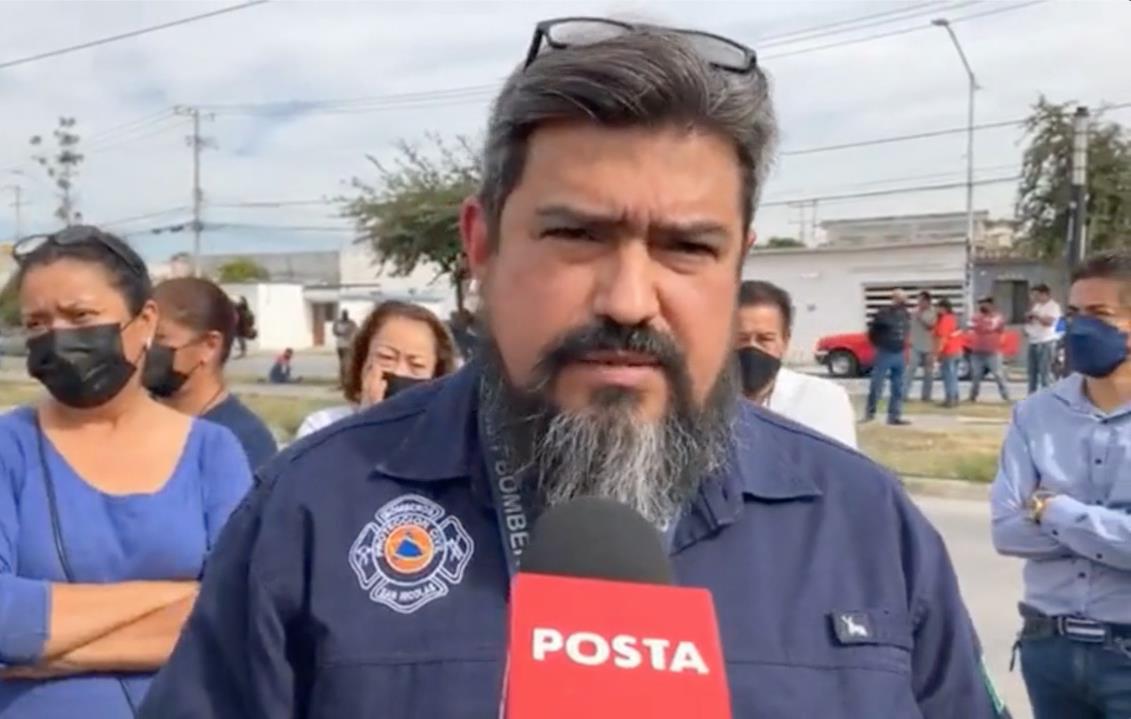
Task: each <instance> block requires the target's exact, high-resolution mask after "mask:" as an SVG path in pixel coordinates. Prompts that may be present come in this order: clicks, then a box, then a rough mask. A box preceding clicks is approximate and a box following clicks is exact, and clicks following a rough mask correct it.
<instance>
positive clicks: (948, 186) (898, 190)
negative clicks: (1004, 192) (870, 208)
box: [759, 176, 1021, 207]
mask: <svg viewBox="0 0 1131 719" xmlns="http://www.w3.org/2000/svg"><path fill="white" fill-rule="evenodd" d="M1020 179H1021V178H1020V177H1019V176H1013V177H994V178H990V179H988V180H975V181H974V185H975V186H976V187H977V186H979V185H999V184H1003V183H1007V182H1017V181H1018V180H1020ZM961 187H966V183H965V182H947V183H943V184H938V185H917V186H914V187H895V188H892V189H890V190H873V191H871V192H853V193H846V194H842V195H820V196H817V197H797V198H794V199H792V200H770V201H768V202H761V203H759V207H786V206H789V205H798V204H804V203H813V202H837V201H839V200H858V199H863V198H867V197H886V196H889V195H908V194H913V193H917V192H933V191H936V190H953V189H956V188H961Z"/></svg>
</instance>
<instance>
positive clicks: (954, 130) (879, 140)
mask: <svg viewBox="0 0 1131 719" xmlns="http://www.w3.org/2000/svg"><path fill="white" fill-rule="evenodd" d="M1098 107H1099V108H1100V109H1101V111H1105V110H1122V109H1125V108H1128V107H1131V101H1128V102H1121V103H1116V104H1103V105H1100V106H1098ZM1027 121H1028V118H1025V117H1020V118H1017V119H1015V120H997V121H994V122H983V123H981V124H979V125H974V129H975V130H977V131H981V130H993V129H995V128H1000V127H1016V126H1020V125H1024V124H1025V123H1026V122H1027ZM967 129H968V128H966V127H951V128H947V129H945V130H927V131H924V132H913V133H910V134H906V135H890V136H888V137H876V138H872V139H870V140H855V141H852V142H843V143H839V144H835V145H820V146H817V147H803V148H800V149H797V150H782V151H781V152H779V153H778V154H779V155H782V156H787V155H812V154H815V153H818V152H832V151H834V150H848V149H852V148H855V147H868V146H870V145H885V144H888V143H892V142H904V141H906V140H923V139H926V138H931V137H942V136H943V135H956V134H959V133H965V132H966V131H967Z"/></svg>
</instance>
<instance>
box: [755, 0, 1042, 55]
mask: <svg viewBox="0 0 1131 719" xmlns="http://www.w3.org/2000/svg"><path fill="white" fill-rule="evenodd" d="M1044 2H1047V0H1029V2H1023V3H1018V4H1016V5H1010V6H1008V7H999V8H995V9H993V10H986V11H985V12H980V13H974V14H973V15H963V16H962V17H957V18H955V19H953V20H951V21H950V23H951V24H952V25H953V24H954V23H959V22H965V21H967V20H975V19H977V18H982V17H988V16H990V15H997V14H999V13H1003V12H1012V11H1014V10H1022V9H1024V8H1027V7H1030V6H1032V5H1040V4H1041V3H1044ZM931 27H932V26H931V25H930V24H923V25H913V26H911V27H906V28H901V29H899V30H889V31H888V32H881V33H876V34H874V35H865V36H864V37H860V38H854V39H851V40H840V41H838V42H832V43H828V44H825V45H818V46H816V47H808V48H804V49H801V50H791V51H789V52H779V53H776V54H772V55H766V56H764V57H763V58H759V59H765V60H777V59H779V58H783V57H792V56H794V55H805V54H808V53H810V52H819V51H821V50H831V49H833V48H837V47H845V46H847V45H856V44H859V43H863V42H871V41H873V40H882V39H884V38H889V37H896V36H897V35H906V34H908V33H913V32H920V31H922V30H929V29H930V28H931Z"/></svg>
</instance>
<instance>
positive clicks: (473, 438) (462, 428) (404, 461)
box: [374, 360, 481, 482]
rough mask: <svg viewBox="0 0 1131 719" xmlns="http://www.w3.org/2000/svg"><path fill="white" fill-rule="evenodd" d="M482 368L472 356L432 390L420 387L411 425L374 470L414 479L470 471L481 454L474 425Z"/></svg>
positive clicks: (437, 478)
mask: <svg viewBox="0 0 1131 719" xmlns="http://www.w3.org/2000/svg"><path fill="white" fill-rule="evenodd" d="M480 372H481V370H480V365H479V363H478V362H476V361H474V360H472V361H470V362H468V363H466V364H465V365H464V366H463V367H461V368H460V369H459V370H457V371H456V372H455V373H454V374H452V375H449V376H447V377H445V378H443V379H441V380H439V381H437V382H436V385H435V386H434V388H433V391H432V392H431V393H423V392H421V393H420V395H421V396H420V407H419V409H418V414H417V417H416V420H415V424H414V425H413V428H412V430H411V431H409V432H408V433H407V435H406V437H405V440H404V442H403V443H402V444H401V445H400V447H398V448H397V449H396V450H394V451H393V452H392V453H390V454H389V455H388V456H387V457H385V458H384V459H382V460H381V461H380V462H378V463H377V466H376V467H374V470H375V472H376V473H378V474H381V475H384V476H386V477H392V478H394V479H403V480H409V481H413V482H431V481H440V480H449V479H458V478H460V477H467V476H470V475H471V473H472V469H473V468H474V467H475V463H476V462H478V461H479V459H478V458H479V457H480V456H481V455H480V452H479V450H478V443H479V432H478V429H477V426H476V417H477V415H476V409H477V404H478V397H479V391H478V390H479V376H480ZM406 399H407V397H406Z"/></svg>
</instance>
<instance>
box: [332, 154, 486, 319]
mask: <svg viewBox="0 0 1131 719" xmlns="http://www.w3.org/2000/svg"><path fill="white" fill-rule="evenodd" d="M425 139H426V142H427V144H428V145H429V151H427V152H426V151H424V150H422V149H421V147H420V145H419V144H414V143H409V142H405V141H403V140H402V141H401V142H399V143H398V144H397V156H396V159H395V160H394V161H393V162H392V164H389V165H387V164H385V163H382V162H381V161H379V160H377V159H376V158H374V157H372V156H368V155H367V156H366V157H367V158H368V160H369V161H370V162H371V163H372V164H373V167H374V168H375V169H376V171H377V178H376V180H375V181H373V182H368V181H363V180H361V179H358V178H356V177H355V178H354V179H353V181H352V183H351V184H352V186H353V188H354V189H355V190H356V191H357V195H356V196H355V197H352V198H339V199H340V202H341V203H342V214H343V215H344V216H345V217H349V218H350V219H352V220H353V222H354V225H355V226H356V228H357V231H358V233H359V235H360V236H359V239H358V241H359V242H367V243H369V244H370V245H371V246H372V248H373V250H374V253H375V254H376V256H377V259H378V261H379V262H382V263H388V264H389V265H391V269H392V271H393V273H394V274H396V275H401V276H403V275H407V274H410V273H411V272H412V271H413V270H415V269H416V267H417V265H419V264H420V263H422V262H431V263H433V264H434V265H435V266H436V267H437V268H438V269H439V273H440V275H446V276H447V277H448V278H449V279H450V280H451V282H452V284H453V286H454V288H455V291H456V304H457V306H458V307H459V308H460V309H462V308H463V301H464V290H465V283H466V281H467V270H466V262H465V261H464V258H463V253H462V248H461V246H460V238H459V213H460V205H461V204H462V203H463V200H464V199H465V198H467V197H468V196H469V195H471V194H473V193H474V192H475V191H476V190H477V189H478V187H479V179H480V172H479V162H478V157H477V153H476V151H475V149H474V147H473V145H472V143H471V142H470V141H469V140H468V139H467V138H463V137H461V138H457V139H456V140H455V141H454V142H445V141H444V140H443V139H441V138H440V137H438V136H436V135H426V136H425Z"/></svg>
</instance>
